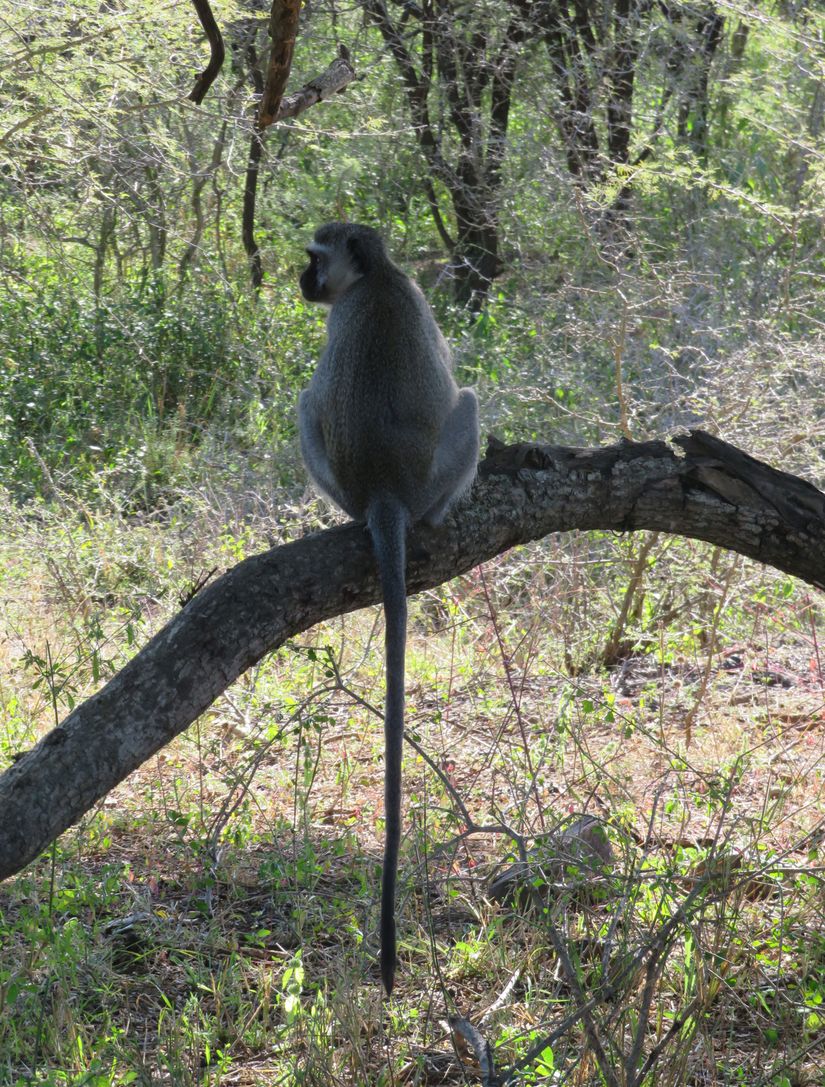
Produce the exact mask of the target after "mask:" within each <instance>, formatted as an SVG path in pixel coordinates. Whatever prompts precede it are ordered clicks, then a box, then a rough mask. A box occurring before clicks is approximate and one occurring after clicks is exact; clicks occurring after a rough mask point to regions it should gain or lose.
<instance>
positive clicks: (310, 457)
mask: <svg viewBox="0 0 825 1087" xmlns="http://www.w3.org/2000/svg"><path fill="white" fill-rule="evenodd" d="M307 252H308V253H309V255H310V265H309V267H308V268H307V269H306V270H305V272H304V273H303V274H302V276H301V289H302V291H303V293H304V296H305V297H306V298H307V299H309V300H310V301H316V302H321V303H323V304H326V305H330V306H331V307H332V308H331V310H330V314H329V318H328V321H327V334H328V339H327V345H326V348H325V350H324V353H323V354H322V356H321V359H320V362H319V363H318V366H317V368H316V370H315V373H314V375H313V377H312V380H311V382H310V384H309V386H308V387H307V388H306V389H305V390H304V391H303V392H302V393H301V396H300V399H299V402H298V422H299V428H300V437H301V452H302V454H303V458H304V462H305V464H306V467H307V470H308V472H309V474H310V476H311V477H312V478H313V480H314V481H315V483H316V485H317V486H318V487H319V488H320V489H321V490H322V491H323V492H324V493H325V494H326V495H328V496H329V497H330V498H331V499H332V501H333V502H335V503H336V505H338V506H340V507H341V509H343V510H344V511H345V512H346V513H348V514H349V515H350V517H352V518H354V519H355V520H357V521H364V522H366V524H367V526H368V528H369V530H370V533H371V535H372V539H373V546H374V548H375V554H376V560H377V563H378V568H379V571H380V574H381V581H382V587H383V592H384V609H385V613H386V627H387V632H386V653H387V658H386V683H387V695H386V704H385V711H384V732H385V740H386V765H385V816H386V842H385V853H384V877H383V883H382V907H381V945H382V947H381V972H382V978H383V981H384V986H385V988H386V990H387V993H388V994H389V993H390V992H391V991H392V986H393V980H394V971H395V957H396V956H395V923H394V903H395V880H396V869H397V863H398V847H399V842H400V813H401V744H402V738H403V727H404V652H405V631H406V586H405V581H404V570H405V563H406V555H405V550H406V549H405V541H406V532H407V529H408V527H409V526H410V525H411V524H414V523H415V522H418V521H426V522H427V523H429V524H438V522H439V521H441V520H442V519H443V517H444V516H445V514H446V512H447V510H448V508H449V506H450V505H451V504H452V503H453V502H455V501H456V499H457V498H459V497H460V496H461V495H462V494H463V493H464V491H466V490H467V489H468V488H469V486H470V485H471V483H472V481H473V478H474V476H475V472H476V463H477V460H478V447H479V438H478V401H477V400H476V395H475V393H474V392H473V391H472V389H459V388H458V386H457V385H456V383H455V380H454V379H453V376H452V372H451V360H450V351H449V348H448V347H447V344H446V342H445V340H444V337H443V336H442V335H441V331H440V329H439V327H438V325H437V324H436V321H435V318H434V317H433V315H432V312H431V311H430V308H429V306H428V305H427V302H426V300H425V299H424V296H423V295H422V293H421V291H420V290H419V288H418V286H417V285H416V284H415V283H414V282H413V281H412V280H411V279H410V278H409V277H408V276H407V275H405V274H404V273H403V272H402V271H401V270H400V269H399V268H397V267H396V265H395V264H393V262H392V261H391V260H390V258H389V256H388V255H387V251H386V249H385V247H384V243H383V241H382V239H381V237H380V236H379V235H378V234H377V233H376V232H375V231H374V230H372V229H371V228H370V227H365V226H357V225H351V224H347V223H328V224H327V225H326V226H322V227H320V228H319V229H318V230H317V231H316V233H315V238H314V241H313V242H312V244H311V245H310V246H308V248H307Z"/></svg>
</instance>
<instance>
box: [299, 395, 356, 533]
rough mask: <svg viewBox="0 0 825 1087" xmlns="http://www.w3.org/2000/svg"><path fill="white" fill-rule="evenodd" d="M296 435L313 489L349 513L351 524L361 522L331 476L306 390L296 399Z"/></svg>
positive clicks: (317, 417) (321, 437) (317, 423)
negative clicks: (297, 435)
mask: <svg viewBox="0 0 825 1087" xmlns="http://www.w3.org/2000/svg"><path fill="white" fill-rule="evenodd" d="M298 433H299V436H300V439H301V456H302V457H303V458H304V464H305V465H306V467H307V471H308V472H309V474H310V475H311V476H312V480H313V482H314V483H315V485H316V487H318V488H319V490H321V491H323V493H324V494H325V495H327V497H329V498H331V499H332V501H333V502H334V503H335V504H336V506H340V507H341V509H342V510H343V511H344V513H347V514H349V516H350V517H352V519H353V520H354V521H360V520H363V518H360V517H358V516H357V514H355V513H353V511H352V510H351V509H349V508H348V503H347V501H346V499H345V498H344V495H343V494H342V493H341V489H340V487H339V486H338V484H337V482H336V480H335V476H334V475H333V473H332V469H331V467H330V464H329V457H328V456H327V447H326V443H325V442H324V433H323V431H322V430H321V421H320V418H319V416H318V413H317V411H316V409H315V405H314V403H313V400H312V396H311V394H310V391H309V389H304V391H303V392H302V393H301V395H300V396H299V397H298Z"/></svg>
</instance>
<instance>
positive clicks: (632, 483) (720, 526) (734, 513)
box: [0, 431, 825, 879]
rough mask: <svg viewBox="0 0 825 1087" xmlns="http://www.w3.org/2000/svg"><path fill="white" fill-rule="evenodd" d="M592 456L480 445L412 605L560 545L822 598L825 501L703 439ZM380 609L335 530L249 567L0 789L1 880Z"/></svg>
mask: <svg viewBox="0 0 825 1087" xmlns="http://www.w3.org/2000/svg"><path fill="white" fill-rule="evenodd" d="M675 442H676V444H677V445H678V446H679V447H680V448H681V451H682V455H678V454H677V452H676V451H675V450H674V449H673V447H672V446H671V445H668V444H666V443H665V442H642V443H633V442H621V443H620V444H618V445H614V446H608V447H605V448H602V449H594V450H577V449H567V448H562V447H558V446H538V445H526V444H523V445H515V446H503V445H502V444H501V443H500V442H496V441H495V440H491V442H490V446H489V447H488V451H487V457H486V459H485V460H484V461H483V462H482V465H481V467H480V472H479V479H478V481H477V482H476V484H475V486H474V488H473V491H472V493H471V495H470V497H469V499H468V500H467V501H466V502H464V503H463V504H462V505H461V507H460V508H459V509H458V510H456V511H455V512H454V514H452V515H451V516H450V517H449V518H448V520H447V523H446V525H445V526H444V527H443V528H440V529H438V530H433V529H425V528H417V529H416V530H415V531H414V532H413V533H412V535H411V539H410V547H409V554H410V557H409V564H408V571H407V586H408V590H409V591H410V592H413V593H414V592H420V591H421V590H422V589H426V588H431V587H432V586H434V585H439V584H441V583H442V582H444V581H447V580H449V579H450V578H454V577H457V576H458V575H459V574H462V573H464V572H466V571H467V570H470V569H471V568H472V567H474V566H476V565H478V563H480V562H484V561H485V560H487V559H490V558H492V557H493V556H495V555H498V554H501V553H502V552H504V551H507V550H508V549H509V548H511V547H514V546H516V545H517V544H521V543H527V542H528V541H530V540H537V539H541V538H542V537H544V536H547V535H548V534H549V533H551V532H563V531H569V530H571V529H612V530H615V531H623V532H631V531H635V530H638V529H650V530H652V531H654V532H670V533H678V534H680V535H683V536H690V537H694V538H696V539H700V540H707V541H708V542H710V543H713V544H717V545H719V546H720V547H726V548H729V549H731V550H734V551H738V552H740V553H741V554H743V555H748V556H750V557H751V558H754V559H757V560H759V561H761V562H764V563H768V564H769V565H772V566H775V567H777V568H778V569H780V570H783V571H784V572H786V573H789V574H794V575H796V576H797V577H800V578H802V579H803V580H805V581H807V582H808V583H809V584H811V585H814V586H816V587H817V588H820V589H823V588H825V494H822V493H821V492H820V491H818V490H817V489H816V488H815V487H813V486H811V484H809V483H806V482H805V481H804V480H801V479H798V478H797V477H795V476H791V475H789V474H788V473H786V472H781V471H778V470H776V469H774V468H770V467H768V466H767V465H765V464H762V463H761V462H759V461H757V460H754V459H753V458H752V457H749V456H748V455H747V454H746V453H743V452H741V451H740V450H738V449H735V448H734V447H733V446H731V445H727V444H726V443H725V442H722V441H720V440H719V439H718V438H713V437H711V435H709V434H705V433H703V432H702V431H692V432H691V433H690V434H689V435H683V436H681V437H679V438H677V439H675ZM379 600H380V587H379V583H378V578H377V575H376V570H375V561H374V557H373V553H372V548H371V545H370V542H369V538H368V535H367V533H366V532H365V530H364V529H363V527H360V526H357V525H344V526H342V527H340V528H334V529H330V530H328V531H326V532H320V533H315V534H314V535H311V536H307V537H305V538H304V539H302V540H298V541H296V542H295V543H291V544H287V545H286V546H284V547H278V548H274V549H272V550H271V551H267V552H265V553H263V554H261V555H255V556H253V557H252V558H250V559H247V560H246V561H245V562H242V563H240V564H239V565H238V566H236V567H234V568H233V569H232V570H229V571H228V572H227V573H226V574H225V575H224V576H223V577H222V578H220V579H219V580H218V581H216V582H214V583H213V584H212V585H210V586H208V587H207V588H205V589H203V590H202V591H201V592H200V593H198V594H197V596H195V597H194V598H193V599H192V600H190V601H189V603H188V604H187V605H186V607H185V608H183V610H182V611H181V612H180V613H179V614H178V615H176V616H175V617H174V618H173V619H172V620H171V621H170V622H169V623H168V624H167V625H166V626H165V627H164V628H163V630H161V631H160V632H159V633H158V634H156V635H155V637H154V638H152V640H151V641H150V642H149V643H148V644H147V645H146V646H145V647H144V648H143V650H141V652H140V653H139V654H138V655H137V656H136V657H135V658H134V659H133V660H131V661H130V662H129V663H128V664H127V665H126V667H125V668H123V669H122V671H120V672H119V673H118V674H117V675H116V676H114V678H113V679H111V680H110V681H109V683H107V684H106V686H105V687H104V688H103V689H102V690H101V691H99V692H98V693H97V694H96V695H94V696H93V697H92V698H90V699H88V700H87V701H86V702H84V703H83V704H82V705H80V706H78V707H77V708H76V709H74V710H73V711H72V713H70V714H69V716H68V717H67V718H66V719H65V721H64V722H63V724H62V725H60V726H58V727H57V728H55V729H53V730H52V731H51V732H50V733H49V734H48V735H47V736H45V737H44V738H43V740H41V741H40V743H39V744H37V746H36V747H34V748H33V749H32V750H31V751H29V752H27V753H26V754H25V755H23V756H22V757H21V758H20V759H18V761H17V762H15V763H14V765H12V766H11V767H10V769H9V770H7V771H6V773H5V774H4V775H3V776H2V777H0V811H1V812H2V813H3V818H2V820H0V879H4V878H6V877H7V876H10V875H12V874H13V873H14V872H17V871H19V870H20V869H21V868H22V867H23V866H24V865H25V864H27V863H28V862H29V861H31V860H32V859H33V858H34V857H36V856H37V855H38V854H39V853H40V852H41V851H42V850H43V849H45V848H46V846H47V845H49V843H50V842H52V841H53V840H54V838H56V837H57V835H58V834H60V833H61V832H62V831H63V830H65V829H66V828H67V827H68V826H70V825H71V824H72V823H74V822H75V821H76V820H77V819H79V818H80V816H82V815H83V814H84V813H85V812H87V811H88V810H89V809H90V808H91V807H92V805H93V804H94V803H95V802H96V801H97V800H99V799H100V798H101V797H102V796H104V795H105V794H106V793H107V792H108V791H109V790H110V789H112V788H113V787H114V786H115V785H117V784H118V782H120V781H122V780H123V779H124V778H125V777H126V776H127V775H128V774H129V773H131V771H132V770H134V769H135V768H136V767H138V766H140V764H141V763H143V762H145V761H146V759H148V758H149V757H150V756H151V755H153V754H154V753H155V752H156V751H158V750H159V749H160V748H161V747H163V746H164V744H167V743H169V741H170V740H172V739H173V738H174V737H175V736H177V735H178V734H179V733H180V732H182V731H183V730H184V729H185V728H186V727H187V726H188V725H190V724H191V723H192V721H194V720H195V718H196V717H198V716H199V715H200V714H201V713H203V711H204V710H206V709H207V707H209V706H210V705H211V704H212V703H213V702H214V701H215V699H216V698H217V697H218V696H219V695H220V694H221V693H222V692H223V691H224V690H226V688H227V687H228V686H229V685H230V684H231V683H232V682H233V681H234V680H235V679H237V678H238V676H239V675H241V673H242V672H244V671H246V669H247V668H250V667H251V666H252V665H253V664H255V662H256V661H258V660H260V659H261V658H262V657H263V656H264V655H265V654H267V653H270V652H272V651H273V650H275V649H277V648H278V647H279V646H281V645H283V643H284V642H285V641H286V640H287V639H289V638H292V637H294V636H295V635H296V634H299V633H301V632H302V631H305V630H307V629H309V628H310V627H312V626H314V625H315V624H316V623H319V622H321V621H322V620H324V619H329V618H331V617H333V616H335V615H340V614H343V613H345V612H350V611H355V610H356V609H358V608H363V607H365V606H367V605H368V604H375V603H377V602H378V601H379Z"/></svg>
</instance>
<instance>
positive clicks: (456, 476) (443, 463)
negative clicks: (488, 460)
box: [421, 389, 478, 525]
mask: <svg viewBox="0 0 825 1087" xmlns="http://www.w3.org/2000/svg"><path fill="white" fill-rule="evenodd" d="M477 465H478V400H477V399H476V394H475V393H474V392H473V390H472V389H461V390H460V391H459V394H458V400H457V401H456V405H455V407H454V408H453V410H452V411H451V412H450V414H449V415H448V416H447V418H446V420H445V422H444V426H443V427H442V430H441V435H440V437H439V441H438V446H437V448H436V451H435V456H434V457H433V472H432V476H431V479H430V483H429V485H428V488H427V490H428V502H427V506H426V508H425V512H424V515H423V517H422V518H421V519H422V521H426V522H427V524H429V525H438V524H440V522H441V521H442V520H443V519H444V515H445V514H446V512H447V510H448V508H449V507H450V506H451V505H452V503H453V502H455V501H456V500H457V499H459V498H460V497H461V496H462V494H464V492H465V491H466V490H467V489H468V488H469V486H470V484H471V483H472V482H473V479H474V478H475V474H476V467H477Z"/></svg>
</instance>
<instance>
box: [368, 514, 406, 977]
mask: <svg viewBox="0 0 825 1087" xmlns="http://www.w3.org/2000/svg"><path fill="white" fill-rule="evenodd" d="M408 523H409V515H408V513H407V510H406V508H405V507H404V506H403V505H402V504H401V503H400V502H398V501H397V500H395V499H392V498H382V499H377V500H375V501H374V502H373V503H372V504H371V505H370V508H369V510H368V511H367V527H368V528H369V530H370V534H371V536H372V543H373V547H374V549H375V557H376V560H377V562H378V572H379V575H380V577H381V588H382V591H383V594H384V621H385V627H386V633H385V643H384V644H385V650H386V667H385V672H386V695H385V699H384V819H385V831H384V868H383V871H382V876H381V980H382V981H383V983H384V988H385V990H386V992H387V996H390V995H391V994H392V986H393V981H394V979H395V881H396V875H397V872H398V848H399V845H400V842H401V749H402V746H403V739H404V656H405V651H406V643H407V583H406V564H407V525H408Z"/></svg>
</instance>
